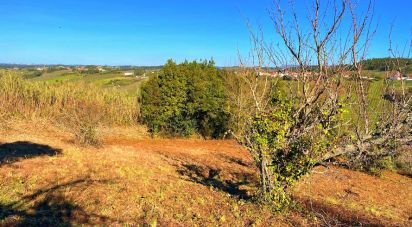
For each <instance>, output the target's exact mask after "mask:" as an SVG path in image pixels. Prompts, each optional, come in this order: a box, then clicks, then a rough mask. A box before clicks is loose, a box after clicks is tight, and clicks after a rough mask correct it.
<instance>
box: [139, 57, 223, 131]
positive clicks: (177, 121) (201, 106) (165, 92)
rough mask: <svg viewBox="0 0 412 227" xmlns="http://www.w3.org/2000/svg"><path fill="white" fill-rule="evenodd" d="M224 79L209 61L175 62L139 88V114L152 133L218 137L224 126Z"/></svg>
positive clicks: (171, 62) (169, 62) (168, 63)
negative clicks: (195, 134) (196, 134)
mask: <svg viewBox="0 0 412 227" xmlns="http://www.w3.org/2000/svg"><path fill="white" fill-rule="evenodd" d="M226 100H227V99H226V97H225V92H224V84H223V80H222V78H221V77H220V75H219V71H218V69H217V68H216V67H215V66H214V62H212V61H208V62H207V61H204V62H202V63H197V62H196V61H194V62H190V63H189V62H187V61H186V62H184V63H182V64H176V63H175V62H173V61H172V60H169V61H168V62H167V64H166V65H165V66H164V68H163V71H162V72H161V73H160V74H159V75H156V76H154V77H151V78H150V79H149V81H148V82H146V83H145V84H144V85H143V86H142V89H141V116H142V119H143V122H144V123H145V124H147V125H148V127H149V129H150V130H151V132H152V133H153V134H166V135H171V136H190V135H193V134H194V133H199V134H201V135H202V136H205V137H213V138H218V137H221V136H222V135H223V134H224V133H225V132H226V130H227V123H226V122H227V118H228V114H227V110H226V109H225V106H226V102H227V101H226Z"/></svg>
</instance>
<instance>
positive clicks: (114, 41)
mask: <svg viewBox="0 0 412 227" xmlns="http://www.w3.org/2000/svg"><path fill="white" fill-rule="evenodd" d="M286 1H287V0H286ZM297 2H301V1H299V0H298V1H297ZM359 2H360V3H361V4H363V2H366V1H363V0H360V1H359ZM270 6H271V1H270V0H206V1H205V0H162V1H161V0H116V1H108V0H106V1H105V0H100V1H97V0H0V31H1V32H0V62H1V63H20V64H102V65H103V64H107V65H129V64H130V65H162V64H164V63H165V61H166V60H167V59H170V58H173V59H175V60H177V61H182V60H185V59H187V60H195V59H210V58H213V59H214V60H215V61H216V63H217V65H219V66H228V65H236V64H238V59H237V53H238V50H240V51H241V52H242V53H245V52H246V51H247V50H248V48H249V36H248V30H247V26H246V19H249V20H250V21H251V22H252V23H255V24H257V23H259V24H262V25H263V26H264V27H267V28H270V24H269V23H270V20H269V18H268V14H267V9H268V8H269V7H270ZM298 7H299V6H298ZM375 18H376V20H377V21H378V23H379V27H378V32H377V35H376V37H375V39H374V44H373V45H372V46H371V49H370V52H369V56H371V57H382V56H387V55H388V54H387V49H388V31H389V27H390V24H391V22H392V21H395V27H394V37H393V38H394V42H395V43H403V44H405V42H407V40H408V39H409V40H410V38H411V36H412V0H390V1H387V0H376V7H375Z"/></svg>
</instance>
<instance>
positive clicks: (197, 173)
mask: <svg viewBox="0 0 412 227" xmlns="http://www.w3.org/2000/svg"><path fill="white" fill-rule="evenodd" d="M177 172H178V173H179V174H181V175H182V176H186V177H188V178H189V180H190V181H192V182H195V183H198V184H202V185H204V186H211V187H213V188H216V189H218V190H221V191H224V192H226V193H228V194H230V195H231V196H235V197H238V198H240V199H244V200H249V199H251V198H252V197H251V196H250V195H249V194H248V191H247V190H243V189H240V186H242V185H247V184H249V183H250V182H249V181H248V180H247V178H249V176H246V175H247V174H241V175H242V176H237V177H236V178H242V179H241V180H239V181H237V182H233V181H231V180H224V179H220V178H221V177H220V173H221V170H220V169H215V168H211V167H203V166H199V165H194V164H187V163H186V164H182V165H181V166H180V168H178V170H177Z"/></svg>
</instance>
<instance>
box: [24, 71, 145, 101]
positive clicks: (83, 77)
mask: <svg viewBox="0 0 412 227" xmlns="http://www.w3.org/2000/svg"><path fill="white" fill-rule="evenodd" d="M145 79H146V78H142V77H135V76H124V75H123V74H122V73H120V72H114V73H97V74H80V73H78V72H72V71H69V70H60V71H55V72H50V73H48V72H46V73H43V74H42V75H41V76H39V77H35V78H32V79H30V80H31V81H36V82H46V83H48V84H56V83H63V82H64V83H66V82H73V83H76V82H86V83H92V84H95V85H98V86H101V87H103V88H117V89H119V90H121V91H125V92H127V93H128V94H130V95H136V94H138V92H139V88H140V85H141V83H142V82H143V81H144V80H145Z"/></svg>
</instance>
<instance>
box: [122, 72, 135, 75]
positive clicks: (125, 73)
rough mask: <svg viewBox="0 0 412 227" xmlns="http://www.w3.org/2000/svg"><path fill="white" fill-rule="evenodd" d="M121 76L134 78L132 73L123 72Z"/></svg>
mask: <svg viewBox="0 0 412 227" xmlns="http://www.w3.org/2000/svg"><path fill="white" fill-rule="evenodd" d="M123 75H125V76H134V72H124V73H123Z"/></svg>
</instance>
